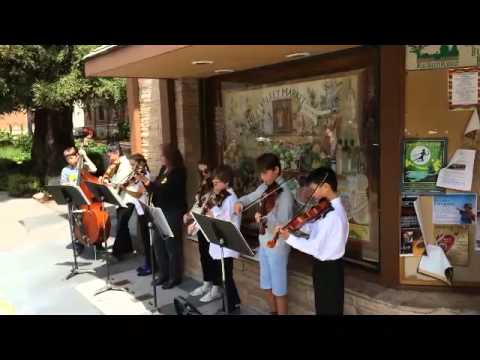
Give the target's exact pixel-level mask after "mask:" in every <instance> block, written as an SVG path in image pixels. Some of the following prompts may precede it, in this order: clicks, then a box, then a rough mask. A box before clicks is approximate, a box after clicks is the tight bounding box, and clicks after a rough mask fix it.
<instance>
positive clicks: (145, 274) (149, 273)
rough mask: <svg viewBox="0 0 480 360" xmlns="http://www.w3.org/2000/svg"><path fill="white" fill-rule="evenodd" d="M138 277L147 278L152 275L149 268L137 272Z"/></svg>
mask: <svg viewBox="0 0 480 360" xmlns="http://www.w3.org/2000/svg"><path fill="white" fill-rule="evenodd" d="M137 275H138V276H148V275H152V270H151V269H149V268H141V269H140V271H138V272H137Z"/></svg>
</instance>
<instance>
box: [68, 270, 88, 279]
mask: <svg viewBox="0 0 480 360" xmlns="http://www.w3.org/2000/svg"><path fill="white" fill-rule="evenodd" d="M80 274H95V271H94V270H79V269H72V270H71V271H70V274H68V275H67V277H66V278H65V280H70V279H71V278H72V277H74V276H75V275H80Z"/></svg>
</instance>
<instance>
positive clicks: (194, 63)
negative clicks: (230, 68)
mask: <svg viewBox="0 0 480 360" xmlns="http://www.w3.org/2000/svg"><path fill="white" fill-rule="evenodd" d="M212 64H213V61H211V60H196V61H192V65H212Z"/></svg>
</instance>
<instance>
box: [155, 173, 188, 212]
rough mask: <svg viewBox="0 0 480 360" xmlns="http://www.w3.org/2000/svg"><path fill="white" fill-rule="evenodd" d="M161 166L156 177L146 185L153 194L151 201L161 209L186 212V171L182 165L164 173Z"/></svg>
mask: <svg viewBox="0 0 480 360" xmlns="http://www.w3.org/2000/svg"><path fill="white" fill-rule="evenodd" d="M166 170H167V169H166V168H165V167H162V168H161V169H160V173H159V174H158V176H157V178H156V179H155V180H154V181H152V182H150V184H149V185H148V186H147V187H146V188H147V190H148V192H149V193H151V194H153V197H152V202H153V205H154V206H156V207H159V208H161V209H162V210H163V211H175V212H177V211H178V212H182V213H185V212H187V210H188V209H187V194H186V187H187V171H186V169H185V168H184V167H182V168H175V169H172V170H170V172H169V173H166Z"/></svg>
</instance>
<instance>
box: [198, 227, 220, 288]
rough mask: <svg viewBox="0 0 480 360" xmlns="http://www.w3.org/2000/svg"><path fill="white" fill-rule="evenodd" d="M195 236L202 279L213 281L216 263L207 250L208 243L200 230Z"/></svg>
mask: <svg viewBox="0 0 480 360" xmlns="http://www.w3.org/2000/svg"><path fill="white" fill-rule="evenodd" d="M197 238H198V251H199V252H200V263H201V264H202V272H203V281H211V282H213V280H214V279H215V272H216V271H215V268H216V265H215V263H214V260H213V259H212V257H211V256H210V253H209V252H208V249H209V248H210V243H209V242H208V241H207V240H206V239H205V236H203V233H202V232H201V231H199V232H198V233H197Z"/></svg>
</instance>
